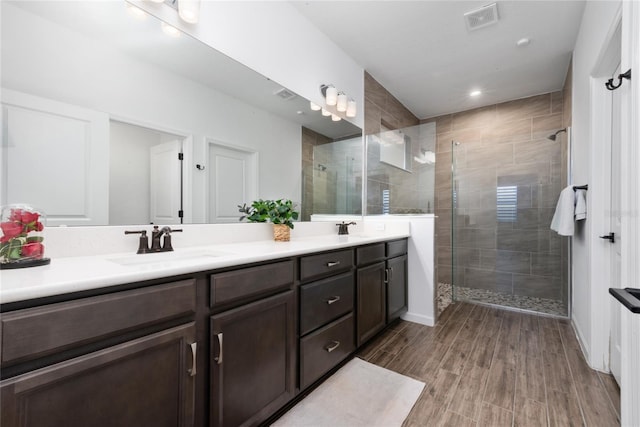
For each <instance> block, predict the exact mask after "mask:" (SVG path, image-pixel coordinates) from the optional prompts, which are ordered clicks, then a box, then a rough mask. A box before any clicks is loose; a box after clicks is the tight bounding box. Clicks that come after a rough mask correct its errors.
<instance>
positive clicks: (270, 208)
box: [238, 199, 299, 242]
mask: <svg viewBox="0 0 640 427" xmlns="http://www.w3.org/2000/svg"><path fill="white" fill-rule="evenodd" d="M238 211H239V212H240V213H242V214H244V215H242V216H241V217H240V221H242V220H244V219H245V218H246V219H247V221H249V222H267V221H270V222H271V223H272V224H273V238H274V240H276V241H279V242H288V241H289V239H290V236H291V233H290V232H291V229H292V228H293V221H295V220H297V219H298V215H299V214H298V212H297V211H296V210H295V205H294V204H293V202H292V201H291V200H288V199H278V200H262V199H259V200H254V201H253V202H252V203H251V205H249V206H247V204H246V203H244V204H243V205H238Z"/></svg>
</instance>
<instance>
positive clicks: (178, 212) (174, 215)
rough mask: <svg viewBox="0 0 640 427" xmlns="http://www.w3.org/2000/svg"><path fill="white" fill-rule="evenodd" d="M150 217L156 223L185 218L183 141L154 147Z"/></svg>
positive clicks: (168, 222) (173, 221) (162, 223)
mask: <svg viewBox="0 0 640 427" xmlns="http://www.w3.org/2000/svg"><path fill="white" fill-rule="evenodd" d="M149 171H150V183H149V203H150V206H149V208H150V212H149V217H150V219H151V223H152V224H156V225H160V226H162V225H166V224H180V223H181V222H182V141H181V140H177V139H176V140H173V141H169V142H165V143H164V144H159V145H155V146H153V147H151V149H150V165H149Z"/></svg>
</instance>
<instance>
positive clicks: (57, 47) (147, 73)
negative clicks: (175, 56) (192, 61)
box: [1, 4, 302, 222]
mask: <svg viewBox="0 0 640 427" xmlns="http://www.w3.org/2000/svg"><path fill="white" fill-rule="evenodd" d="M10 34H13V36H9V37H7V35H10ZM16 35H19V36H16ZM2 36H3V37H2V76H1V77H2V86H3V87H6V88H9V89H14V90H17V91H21V92H26V93H29V94H33V95H37V96H41V97H44V98H49V99H55V100H59V101H62V102H66V103H69V104H74V105H78V106H83V107H86V108H90V109H94V110H98V111H103V112H107V113H108V114H110V115H111V116H112V117H115V118H117V119H119V120H122V121H128V122H132V123H135V124H139V125H143V126H146V127H149V128H156V129H160V130H163V131H167V132H171V133H175V134H180V135H185V136H186V135H190V134H193V135H194V142H193V158H192V160H191V163H190V164H188V165H185V167H187V168H189V170H190V171H191V172H192V174H193V175H192V184H193V222H203V221H204V220H205V219H206V218H205V212H206V194H205V176H204V174H202V173H198V171H197V170H196V169H195V164H197V163H200V164H206V159H207V155H206V152H205V138H211V139H215V140H217V141H222V142H224V143H226V144H232V145H236V146H240V147H245V148H249V149H252V150H254V151H256V152H258V153H259V159H260V160H259V181H260V187H259V189H258V194H259V195H260V196H262V195H263V194H264V195H265V196H264V197H276V194H277V195H278V196H277V197H278V198H280V197H284V198H291V199H292V200H294V201H296V202H297V203H300V198H301V155H302V154H301V150H302V148H301V145H302V144H301V142H300V138H301V128H300V126H299V125H297V124H295V123H292V122H288V121H286V120H283V119H281V118H280V117H278V116H274V115H272V114H270V113H267V112H265V111H263V110H259V109H256V108H254V107H252V106H250V105H248V104H245V103H243V102H240V101H238V100H236V99H234V98H231V97H229V96H227V95H224V94H222V93H220V92H217V91H214V90H211V89H209V88H207V87H204V86H202V85H200V84H198V83H195V82H193V81H191V80H188V79H185V78H182V77H180V76H177V75H175V74H172V73H169V72H165V71H162V70H159V69H157V68H154V67H152V66H150V65H148V64H146V63H143V62H140V61H137V60H135V59H133V58H131V57H129V56H125V55H123V54H121V53H120V52H118V51H116V50H114V49H111V48H108V47H106V46H104V45H101V44H100V43H99V42H97V41H96V40H93V39H89V38H86V37H83V36H80V35H79V34H78V33H75V32H72V31H69V30H67V29H66V28H64V27H61V26H59V25H56V24H53V23H51V22H49V21H45V20H43V19H41V18H40V17H37V16H34V15H32V14H29V13H27V12H25V11H24V10H22V9H19V8H16V7H13V6H11V5H10V4H3V5H2ZM31 53H37V55H31ZM132 94H133V96H132ZM273 147H278V148H277V149H273ZM62 155H64V153H61V156H62ZM282 165H286V167H282ZM274 171H277V173H274ZM105 197H106V195H105Z"/></svg>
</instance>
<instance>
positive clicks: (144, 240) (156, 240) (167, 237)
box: [124, 225, 182, 254]
mask: <svg viewBox="0 0 640 427" xmlns="http://www.w3.org/2000/svg"><path fill="white" fill-rule="evenodd" d="M181 231H182V229H176V230H172V229H171V227H168V226H165V227H162V228H159V227H158V226H157V225H154V226H153V231H152V232H151V246H149V238H148V237H147V230H137V231H125V232H124V234H140V242H139V244H138V252H137V253H139V254H148V253H155V252H170V251H172V250H173V246H172V245H171V233H176V232H181ZM162 236H164V239H162ZM161 239H162V245H161V244H160V240H161Z"/></svg>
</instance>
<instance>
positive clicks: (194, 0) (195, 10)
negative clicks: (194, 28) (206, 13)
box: [178, 0, 200, 24]
mask: <svg viewBox="0 0 640 427" xmlns="http://www.w3.org/2000/svg"><path fill="white" fill-rule="evenodd" d="M178 15H180V18H182V20H183V21H185V22H188V23H189V24H197V23H198V20H199V19H200V0H178Z"/></svg>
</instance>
